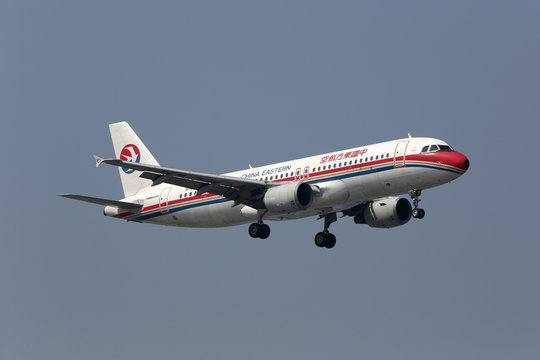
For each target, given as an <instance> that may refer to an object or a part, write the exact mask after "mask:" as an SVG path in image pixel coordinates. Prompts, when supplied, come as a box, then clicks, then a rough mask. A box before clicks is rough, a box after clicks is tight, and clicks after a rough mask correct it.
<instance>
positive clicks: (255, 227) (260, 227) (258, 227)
mask: <svg viewBox="0 0 540 360" xmlns="http://www.w3.org/2000/svg"><path fill="white" fill-rule="evenodd" d="M248 231H249V236H251V237H252V238H259V239H266V238H268V237H269V236H270V226H268V225H266V224H263V223H260V224H259V223H253V224H251V225H249V228H248Z"/></svg>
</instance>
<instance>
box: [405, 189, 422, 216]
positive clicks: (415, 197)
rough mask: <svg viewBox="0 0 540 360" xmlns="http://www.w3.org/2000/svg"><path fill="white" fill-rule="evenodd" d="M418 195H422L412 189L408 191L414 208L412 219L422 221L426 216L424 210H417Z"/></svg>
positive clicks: (420, 191)
mask: <svg viewBox="0 0 540 360" xmlns="http://www.w3.org/2000/svg"><path fill="white" fill-rule="evenodd" d="M420 195H422V190H417V189H412V190H409V196H410V197H411V199H412V201H413V205H414V208H413V209H412V213H411V215H412V217H413V218H416V219H423V218H424V216H426V212H425V210H424V209H420V208H418V203H419V202H420Z"/></svg>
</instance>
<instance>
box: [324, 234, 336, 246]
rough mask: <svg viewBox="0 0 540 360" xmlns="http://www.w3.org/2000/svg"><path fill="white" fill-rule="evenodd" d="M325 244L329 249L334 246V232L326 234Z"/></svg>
mask: <svg viewBox="0 0 540 360" xmlns="http://www.w3.org/2000/svg"><path fill="white" fill-rule="evenodd" d="M324 246H326V248H327V249H331V248H333V247H334V246H336V236H335V235H334V234H330V233H328V234H326V244H325V245H324Z"/></svg>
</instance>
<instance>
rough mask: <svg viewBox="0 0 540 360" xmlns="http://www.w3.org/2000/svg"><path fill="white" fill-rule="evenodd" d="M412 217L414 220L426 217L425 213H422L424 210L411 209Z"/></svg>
mask: <svg viewBox="0 0 540 360" xmlns="http://www.w3.org/2000/svg"><path fill="white" fill-rule="evenodd" d="M411 215H412V217H413V218H416V219H423V218H424V216H426V212H425V211H424V209H418V208H416V209H413V210H412V214H411Z"/></svg>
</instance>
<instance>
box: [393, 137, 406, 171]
mask: <svg viewBox="0 0 540 360" xmlns="http://www.w3.org/2000/svg"><path fill="white" fill-rule="evenodd" d="M407 146H409V141H400V142H398V143H397V145H396V150H395V151H394V167H400V166H405V152H406V151H407ZM400 158H401V159H400Z"/></svg>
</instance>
